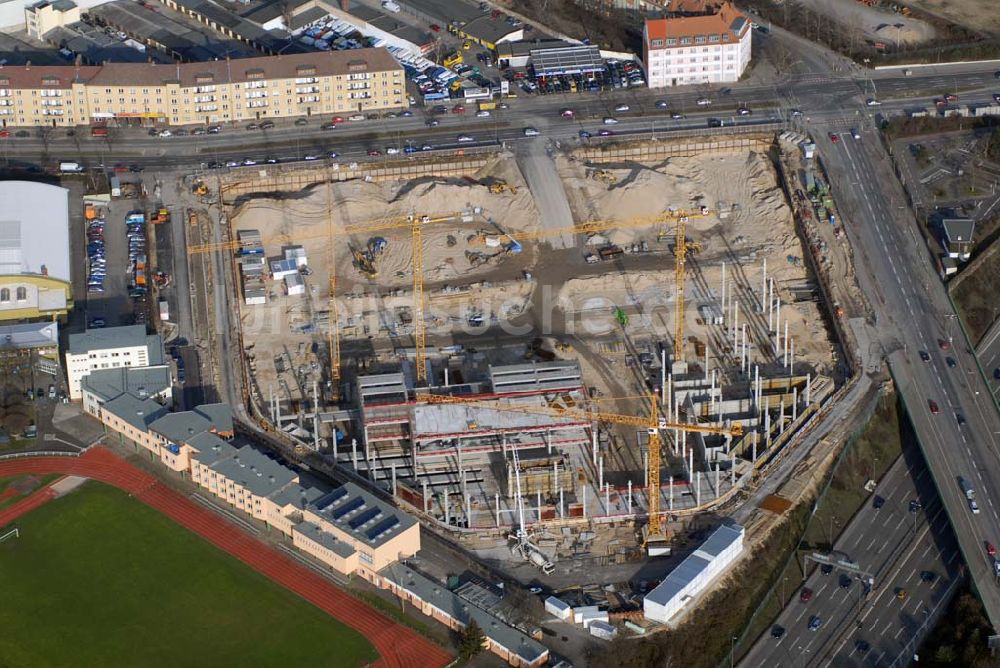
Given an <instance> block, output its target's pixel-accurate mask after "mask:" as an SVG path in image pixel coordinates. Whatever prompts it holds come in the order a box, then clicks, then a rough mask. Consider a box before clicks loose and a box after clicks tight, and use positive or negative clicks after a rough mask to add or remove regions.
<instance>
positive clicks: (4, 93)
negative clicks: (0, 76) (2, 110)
mask: <svg viewBox="0 0 1000 668" xmlns="http://www.w3.org/2000/svg"><path fill="white" fill-rule="evenodd" d="M0 97H11V92H10V89H9V88H0Z"/></svg>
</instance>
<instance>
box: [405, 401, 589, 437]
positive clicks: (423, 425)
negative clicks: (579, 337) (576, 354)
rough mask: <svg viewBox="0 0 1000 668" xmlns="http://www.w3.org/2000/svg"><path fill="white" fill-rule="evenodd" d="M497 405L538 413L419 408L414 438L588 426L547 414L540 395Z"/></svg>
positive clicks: (461, 407)
mask: <svg viewBox="0 0 1000 668" xmlns="http://www.w3.org/2000/svg"><path fill="white" fill-rule="evenodd" d="M486 401H490V400H488V399H487V400H486ZM496 403H498V404H500V405H509V406H524V407H525V408H528V409H533V410H538V411H539V412H538V413H530V412H519V411H517V410H499V409H495V408H488V407H486V406H477V405H470V404H417V405H415V406H413V420H412V425H413V435H414V436H421V435H437V434H455V433H459V432H469V431H482V430H490V429H529V428H536V427H546V426H559V425H571V424H579V423H588V422H589V420H587V419H585V418H582V417H557V416H555V415H549V414H547V413H545V412H544V411H545V410H546V409H547V407H548V406H549V403H548V401H546V399H545V397H543V396H541V395H535V396H526V397H517V398H516V399H514V398H506V397H505V398H502V399H500V400H498V401H497V402H496Z"/></svg>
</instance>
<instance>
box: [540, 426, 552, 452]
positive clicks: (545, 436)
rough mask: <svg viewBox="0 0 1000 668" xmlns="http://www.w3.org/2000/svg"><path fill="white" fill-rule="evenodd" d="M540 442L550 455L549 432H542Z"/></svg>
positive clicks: (550, 439) (550, 442)
mask: <svg viewBox="0 0 1000 668" xmlns="http://www.w3.org/2000/svg"><path fill="white" fill-rule="evenodd" d="M542 441H543V442H544V443H545V447H546V448H547V449H548V451H549V454H550V455H551V454H552V437H551V436H549V432H547V431H543V432H542Z"/></svg>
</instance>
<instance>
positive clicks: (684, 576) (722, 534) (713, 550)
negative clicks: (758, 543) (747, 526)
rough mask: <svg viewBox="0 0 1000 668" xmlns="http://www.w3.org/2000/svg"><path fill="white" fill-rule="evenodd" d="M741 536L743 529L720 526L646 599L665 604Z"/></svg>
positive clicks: (647, 595)
mask: <svg viewBox="0 0 1000 668" xmlns="http://www.w3.org/2000/svg"><path fill="white" fill-rule="evenodd" d="M742 536H743V527H740V526H728V525H725V524H723V525H721V526H719V527H718V528H717V529H716V530H715V531H713V532H712V535H711V536H709V537H708V539H707V540H706V541H705V542H704V543H702V544H701V546H699V547H698V549H697V550H695V551H694V552H692V553H691V554H689V555H688V556H687V557H685V558H684V561H682V562H681V563H680V564H678V565H677V567H676V568H674V570H672V571H670V573H669V574H668V575H667V577H665V578H664V579H663V582H661V583H660V584H659V585H657V587H656V588H655V589H653V591H651V592H649V593H648V594H646V598H647V599H649V600H651V601H653V602H654V603H658V604H660V605H667V603H668V602H669V601H670V600H671V599H673V598H674V596H676V595H677V594H678V593H679V592H680V591H682V590H683V589H684V588H685V587H687V586H688V585H689V584H690V583H691V582H693V581H694V580H695V579H696V578H697V577H698V576H699V575H701V573H702V572H703V571H704V570H705V569H706V568H708V566H709V564H711V563H712V560H713V559H715V557H717V556H718V555H719V554H721V553H722V552H723V550H725V549H726V548H728V547H729V546H730V545H732V544H733V543H734V542H736V541H737V540H740V538H741V537H742Z"/></svg>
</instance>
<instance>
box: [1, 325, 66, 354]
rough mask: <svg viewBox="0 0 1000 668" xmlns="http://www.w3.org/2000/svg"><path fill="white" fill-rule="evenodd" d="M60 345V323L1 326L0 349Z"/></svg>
mask: <svg viewBox="0 0 1000 668" xmlns="http://www.w3.org/2000/svg"><path fill="white" fill-rule="evenodd" d="M58 345H59V323H58V322H56V321H52V322H29V323H24V324H20V325H2V326H0V350H8V349H14V350H18V349H24V348H47V347H50V346H58Z"/></svg>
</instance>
